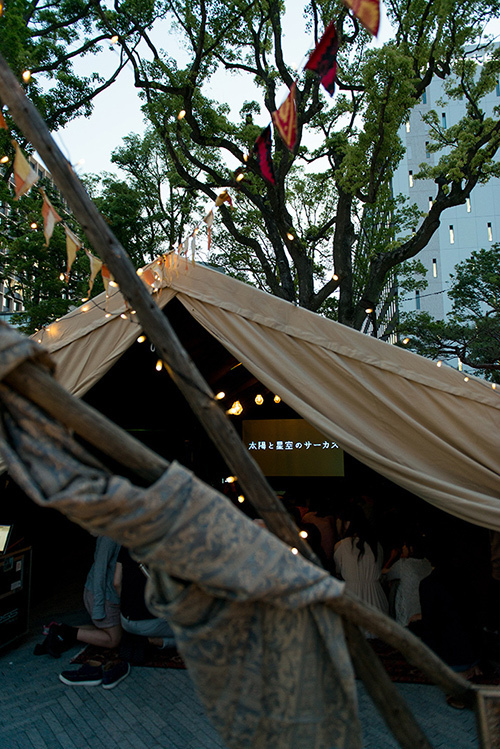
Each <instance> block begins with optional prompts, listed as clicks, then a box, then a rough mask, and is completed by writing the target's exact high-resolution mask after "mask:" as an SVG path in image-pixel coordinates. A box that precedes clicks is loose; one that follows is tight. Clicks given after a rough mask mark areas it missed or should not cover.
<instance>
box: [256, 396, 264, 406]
mask: <svg viewBox="0 0 500 749" xmlns="http://www.w3.org/2000/svg"><path fill="white" fill-rule="evenodd" d="M255 402H256V404H257V405H258V406H262V404H263V403H264V398H263V397H262V395H261V394H260V393H258V395H256V396H255Z"/></svg>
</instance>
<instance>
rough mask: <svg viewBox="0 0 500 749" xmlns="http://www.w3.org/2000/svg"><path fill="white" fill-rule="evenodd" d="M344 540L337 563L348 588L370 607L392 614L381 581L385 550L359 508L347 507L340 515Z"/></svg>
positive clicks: (339, 528)
mask: <svg viewBox="0 0 500 749" xmlns="http://www.w3.org/2000/svg"><path fill="white" fill-rule="evenodd" d="M336 529H337V534H338V536H339V537H340V541H338V542H337V543H336V544H335V548H334V553H333V561H334V565H335V570H336V573H337V575H338V576H339V577H340V578H341V579H342V580H344V581H345V584H346V589H347V590H349V591H351V592H352V593H355V594H356V595H357V596H358V597H359V598H361V600H363V601H364V602H365V603H367V604H369V605H370V606H374V607H375V608H377V609H379V610H380V611H383V613H384V614H387V613H388V612H389V604H388V601H387V597H386V595H385V593H384V590H383V588H382V584H381V582H380V578H381V573H382V557H383V550H382V546H381V544H380V543H379V542H378V541H377V539H376V538H375V536H374V533H373V531H372V529H371V528H370V526H369V524H368V522H367V521H366V519H365V517H364V515H363V513H362V512H361V510H360V509H359V507H357V506H355V505H346V506H343V507H340V508H339V509H338V511H337V513H336Z"/></svg>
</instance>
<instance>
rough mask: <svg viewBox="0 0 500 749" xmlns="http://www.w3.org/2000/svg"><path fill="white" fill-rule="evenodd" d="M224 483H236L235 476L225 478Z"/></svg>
mask: <svg viewBox="0 0 500 749" xmlns="http://www.w3.org/2000/svg"><path fill="white" fill-rule="evenodd" d="M224 481H225V482H226V484H234V482H235V481H237V478H236V476H227V477H226V478H225V479H224Z"/></svg>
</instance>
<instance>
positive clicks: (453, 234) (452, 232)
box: [450, 224, 455, 244]
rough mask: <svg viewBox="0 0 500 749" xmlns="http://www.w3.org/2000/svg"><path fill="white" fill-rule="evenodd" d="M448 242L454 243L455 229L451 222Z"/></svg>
mask: <svg viewBox="0 0 500 749" xmlns="http://www.w3.org/2000/svg"><path fill="white" fill-rule="evenodd" d="M450 244H455V230H454V228H453V226H452V224H450Z"/></svg>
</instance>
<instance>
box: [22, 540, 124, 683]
mask: <svg viewBox="0 0 500 749" xmlns="http://www.w3.org/2000/svg"><path fill="white" fill-rule="evenodd" d="M119 551H120V546H119V544H117V543H116V542H115V541H113V540H112V539H110V538H107V537H106V536H98V537H97V541H96V546H95V551H94V561H93V564H92V566H91V568H90V570H89V573H88V575H87V579H86V581H85V585H84V590H83V602H84V605H85V608H86V610H87V612H88V614H89V616H90V619H91V621H92V623H91V624H83V625H80V626H77V627H73V626H70V625H68V624H64V623H63V624H61V623H57V622H52V624H51V625H50V626H49V630H48V634H47V637H46V639H45V641H44V643H43V645H42V648H41V649H42V650H43V651H44V652H47V653H48V654H49V655H51V656H52V657H53V658H60V657H61V654H62V653H63V652H65V651H66V650H69V649H70V648H71V647H73V646H74V645H76V643H78V642H81V643H84V644H86V645H94V646H96V647H97V648H102V649H103V650H108V649H114V648H117V647H118V645H119V643H120V640H121V636H122V626H121V622H120V597H119V595H118V594H117V592H116V590H115V588H114V585H113V578H114V573H115V567H116V561H117V558H118V552H119ZM35 652H36V654H38V653H37V651H36V650H35ZM38 652H40V651H38ZM129 671H130V666H129V665H128V664H126V663H124V662H123V661H121V660H120V659H115V658H110V659H109V660H106V662H105V663H104V665H103V664H102V663H101V662H100V661H95V660H90V661H89V662H87V663H84V664H83V665H82V666H81V668H79V669H77V670H73V671H63V672H62V673H60V674H59V679H60V681H62V682H63V684H67V685H81V686H95V685H98V684H102V685H103V687H104V688H105V689H112V688H113V687H115V686H116V685H117V684H119V683H120V681H122V679H124V678H125V677H126V676H128V673H129Z"/></svg>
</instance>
